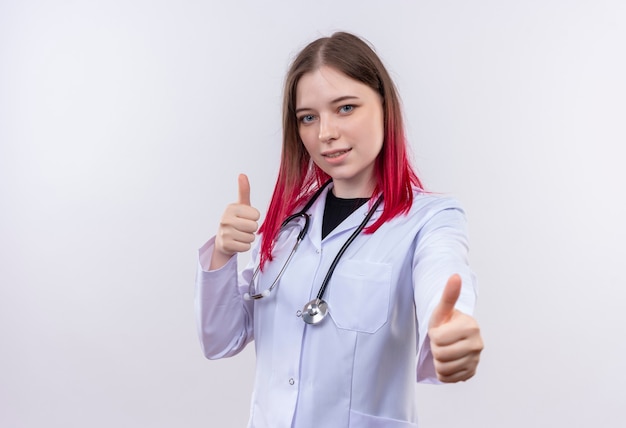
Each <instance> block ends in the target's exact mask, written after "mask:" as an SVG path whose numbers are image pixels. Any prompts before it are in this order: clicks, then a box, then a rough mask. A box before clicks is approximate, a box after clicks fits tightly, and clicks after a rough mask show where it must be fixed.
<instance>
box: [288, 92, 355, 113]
mask: <svg viewBox="0 0 626 428" xmlns="http://www.w3.org/2000/svg"><path fill="white" fill-rule="evenodd" d="M358 99H359V97H357V96H356V95H344V96H341V97H339V98H335V99H334V100H332V101H331V102H330V104H337V103H340V102H343V101H347V100H358ZM306 110H312V109H311V108H309V107H300V108H298V109H296V114H298V113H299V112H301V111H306Z"/></svg>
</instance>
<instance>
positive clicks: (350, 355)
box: [196, 186, 476, 428]
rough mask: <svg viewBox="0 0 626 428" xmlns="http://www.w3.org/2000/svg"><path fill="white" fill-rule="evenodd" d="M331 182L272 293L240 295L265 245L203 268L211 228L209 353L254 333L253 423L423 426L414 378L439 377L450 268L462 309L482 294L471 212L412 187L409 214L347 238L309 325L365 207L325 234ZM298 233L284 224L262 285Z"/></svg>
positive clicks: (300, 427) (206, 295)
mask: <svg viewBox="0 0 626 428" xmlns="http://www.w3.org/2000/svg"><path fill="white" fill-rule="evenodd" d="M331 187H332V186H329V187H328V188H327V189H326V190H325V191H324V192H323V193H322V194H321V195H320V197H319V198H318V199H317V201H316V202H315V203H314V204H313V206H312V207H311V208H310V210H309V211H308V212H309V213H310V214H311V226H310V229H309V232H308V234H307V236H306V237H305V239H304V240H303V241H302V243H301V244H300V247H299V248H298V250H297V252H296V254H295V256H294V258H293V259H292V261H291V263H290V264H289V266H288V268H287V269H286V271H285V273H284V275H283V277H282V279H281V280H280V282H279V283H278V286H277V288H276V289H275V290H274V291H273V292H272V293H271V294H270V296H269V297H266V298H263V299H260V300H255V301H246V300H244V299H243V298H242V296H243V294H244V293H246V292H247V291H248V283H249V281H250V278H251V276H252V272H253V268H254V266H256V264H257V262H258V258H257V254H258V247H257V246H255V247H254V248H253V252H252V260H251V263H250V264H249V265H248V266H247V267H246V268H245V269H244V270H243V271H242V272H241V273H240V274H238V268H237V258H236V257H235V256H233V257H232V258H231V260H230V261H229V262H228V263H227V264H226V265H225V266H223V267H222V268H220V269H218V270H214V271H207V269H208V266H209V263H210V257H211V254H212V251H213V242H214V238H212V239H211V240H209V242H207V243H206V244H205V245H204V246H203V247H202V248H201V249H200V257H199V269H198V275H197V290H196V315H197V323H198V331H199V335H200V340H201V343H202V347H203V351H204V354H205V356H206V357H207V358H209V359H217V358H223V357H229V356H232V355H235V354H237V353H238V352H239V351H241V350H242V349H243V348H244V347H245V346H246V344H248V343H249V342H250V341H252V340H254V343H255V349H256V358H257V366H256V378H255V386H254V392H253V397H252V403H251V414H250V423H249V427H251V428H252V427H253V428H289V427H295V428H307V427H316V428H319V427H324V428H335V427H336V428H348V427H358V428H377V427H385V428H400V427H403V428H404V427H416V426H417V414H416V404H417V403H416V398H415V382H416V380H417V381H422V382H437V379H436V374H435V371H434V366H433V361H432V354H431V353H430V346H429V342H428V340H427V331H428V321H429V319H430V315H431V312H432V310H433V309H434V307H435V306H436V305H437V303H438V302H439V299H440V296H441V293H442V291H443V288H444V286H445V285H446V283H447V280H448V278H449V277H450V276H451V275H452V274H454V273H458V274H460V275H461V278H462V281H463V287H462V291H461V296H460V298H459V301H458V303H457V306H456V307H457V309H459V310H460V311H462V312H465V313H467V314H471V313H472V312H473V308H474V304H475V300H476V283H475V279H474V275H473V273H472V272H471V270H470V268H469V264H468V241H467V226H466V219H465V214H464V212H463V210H462V209H461V207H460V206H459V204H458V203H457V202H456V201H455V200H453V199H451V198H446V197H440V196H434V195H428V194H423V193H419V192H417V191H416V192H415V193H414V202H413V206H412V208H411V210H410V212H409V213H408V214H406V215H401V216H399V217H396V218H394V219H392V220H391V221H388V222H387V223H385V224H384V225H382V226H381V227H380V228H379V229H378V230H377V231H376V232H375V233H373V234H365V233H361V234H360V235H359V236H358V237H357V238H356V240H355V241H354V242H353V243H352V244H351V245H350V246H349V247H348V249H347V251H346V252H345V254H344V255H343V257H342V258H341V261H340V262H339V264H338V265H337V268H336V270H335V272H334V274H333V276H332V279H331V280H330V283H329V285H328V288H327V291H326V294H325V295H324V300H326V301H327V302H328V305H329V315H328V316H327V317H326V319H324V320H323V321H322V322H321V323H320V324H317V325H307V324H306V323H304V322H303V320H302V318H301V317H300V316H299V314H300V311H301V310H302V308H303V306H304V304H305V303H307V302H308V301H310V300H311V299H313V298H314V297H315V296H316V295H317V293H318V290H319V288H320V285H321V284H322V281H323V279H324V277H325V276H326V273H327V271H328V268H329V266H330V264H331V263H332V261H333V259H334V258H335V255H336V254H337V252H338V251H339V249H340V248H341V246H342V245H343V244H344V243H345V241H346V240H347V239H348V237H349V236H350V234H351V233H352V232H353V231H354V230H355V229H356V228H357V227H358V225H359V223H361V221H362V220H363V218H364V216H365V215H366V213H367V211H368V209H369V206H368V205H369V204H365V205H363V206H361V207H360V208H359V209H357V210H356V211H355V212H354V213H352V214H351V215H350V216H349V217H348V218H347V219H346V220H344V221H343V222H342V223H341V224H340V225H339V226H338V227H337V228H336V229H335V230H333V231H332V232H331V233H330V234H329V235H328V236H327V237H326V238H324V239H323V240H322V239H321V235H322V233H321V228H322V217H323V213H324V203H325V200H326V192H327V191H329V189H330V188H331ZM382 208H383V206H382V205H381V206H380V207H379V208H378V210H377V212H376V213H375V214H374V217H373V218H372V220H370V223H369V224H372V222H373V221H374V220H375V219H376V218H377V217H378V216H379V215H380V213H381V212H382ZM294 240H295V232H293V233H285V234H283V235H282V236H281V240H280V241H279V242H277V243H276V248H275V252H274V257H275V258H274V261H273V262H272V263H269V264H267V265H266V267H265V269H264V272H263V273H262V274H261V275H260V277H259V280H258V287H257V291H258V292H260V291H262V290H265V289H267V288H268V287H269V286H270V284H271V283H272V281H273V280H274V278H275V277H276V275H277V273H278V271H279V270H280V268H281V267H282V264H283V261H284V260H285V259H286V257H287V255H288V254H289V252H290V251H291V248H292V246H293V243H294ZM259 241H260V240H259V239H257V242H256V244H257V245H258V243H259Z"/></svg>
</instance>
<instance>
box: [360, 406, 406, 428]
mask: <svg viewBox="0 0 626 428" xmlns="http://www.w3.org/2000/svg"><path fill="white" fill-rule="evenodd" d="M349 427H350V428H353V427H354V428H417V424H414V423H411V422H406V421H399V420H396V419H389V418H381V417H378V416H372V415H366V414H364V413H360V412H357V411H355V410H350V425H349Z"/></svg>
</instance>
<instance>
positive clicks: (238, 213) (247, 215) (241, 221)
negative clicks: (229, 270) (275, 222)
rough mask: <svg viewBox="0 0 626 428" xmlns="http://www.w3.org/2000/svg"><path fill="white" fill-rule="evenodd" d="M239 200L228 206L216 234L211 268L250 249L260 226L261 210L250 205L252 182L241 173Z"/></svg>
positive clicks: (223, 263)
mask: <svg viewBox="0 0 626 428" xmlns="http://www.w3.org/2000/svg"><path fill="white" fill-rule="evenodd" d="M238 180H239V200H238V201H237V202H236V203H233V204H230V205H228V206H227V207H226V210H225V211H224V214H222V218H221V220H220V226H219V229H218V230H217V235H216V236H215V247H214V249H213V256H212V257H211V266H210V269H211V270H215V269H219V268H221V267H222V266H224V265H225V264H226V262H228V260H229V259H230V258H231V257H232V256H233V254H236V253H242V252H245V251H248V250H249V249H250V247H251V245H252V242H254V238H255V232H256V231H257V229H258V228H259V224H258V223H257V220H258V219H259V218H260V217H261V214H260V213H259V210H257V209H256V208H254V207H252V206H251V205H250V182H249V181H248V177H247V176H246V175H245V174H239V177H238Z"/></svg>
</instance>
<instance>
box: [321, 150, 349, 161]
mask: <svg viewBox="0 0 626 428" xmlns="http://www.w3.org/2000/svg"><path fill="white" fill-rule="evenodd" d="M350 150H352V149H347V150H340V151H338V152H332V153H326V154H323V155H322V156H324V157H325V158H330V159H332V158H338V157H339V156H341V155H343V154H346V153H348V152H349V151H350Z"/></svg>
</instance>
